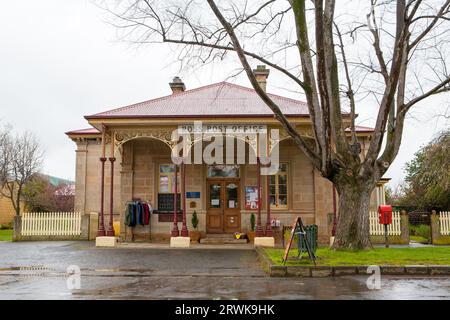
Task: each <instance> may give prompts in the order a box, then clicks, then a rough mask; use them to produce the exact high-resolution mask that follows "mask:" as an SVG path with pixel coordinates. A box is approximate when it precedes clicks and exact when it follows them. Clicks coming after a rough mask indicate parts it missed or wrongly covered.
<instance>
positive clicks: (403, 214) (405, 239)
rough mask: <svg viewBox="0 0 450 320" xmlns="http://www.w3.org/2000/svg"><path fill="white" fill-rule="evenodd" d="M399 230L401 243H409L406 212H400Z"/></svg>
mask: <svg viewBox="0 0 450 320" xmlns="http://www.w3.org/2000/svg"><path fill="white" fill-rule="evenodd" d="M400 229H401V237H402V242H404V243H405V244H408V243H409V216H408V212H406V210H402V211H401V212H400Z"/></svg>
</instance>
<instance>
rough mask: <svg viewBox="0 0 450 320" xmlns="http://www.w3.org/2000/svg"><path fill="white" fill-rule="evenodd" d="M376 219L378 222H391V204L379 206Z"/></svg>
mask: <svg viewBox="0 0 450 320" xmlns="http://www.w3.org/2000/svg"><path fill="white" fill-rule="evenodd" d="M378 219H379V222H380V224H391V223H392V206H379V207H378Z"/></svg>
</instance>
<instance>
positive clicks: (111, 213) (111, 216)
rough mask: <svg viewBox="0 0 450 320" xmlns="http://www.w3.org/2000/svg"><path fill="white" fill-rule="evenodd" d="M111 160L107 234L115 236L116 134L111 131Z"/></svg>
mask: <svg viewBox="0 0 450 320" xmlns="http://www.w3.org/2000/svg"><path fill="white" fill-rule="evenodd" d="M109 161H110V162H111V185H110V194H109V223H108V230H107V231H106V235H107V236H108V237H114V224H113V223H114V162H115V161H116V158H115V157H114V134H113V133H112V132H111V157H110V158H109Z"/></svg>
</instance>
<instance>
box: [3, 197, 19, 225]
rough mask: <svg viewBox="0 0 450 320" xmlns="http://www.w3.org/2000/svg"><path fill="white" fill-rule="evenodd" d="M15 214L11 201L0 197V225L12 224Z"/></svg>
mask: <svg viewBox="0 0 450 320" xmlns="http://www.w3.org/2000/svg"><path fill="white" fill-rule="evenodd" d="M15 214H16V212H15V211H14V207H13V205H12V203H11V199H9V198H7V197H4V196H2V195H0V224H9V223H13V221H14V215H15Z"/></svg>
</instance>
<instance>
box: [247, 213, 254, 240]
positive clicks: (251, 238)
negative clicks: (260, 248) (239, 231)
mask: <svg viewBox="0 0 450 320" xmlns="http://www.w3.org/2000/svg"><path fill="white" fill-rule="evenodd" d="M255 230H256V221H255V214H254V213H253V212H252V214H251V215H250V231H248V232H247V238H248V241H249V242H251V243H253V242H254V241H255V235H256V232H255Z"/></svg>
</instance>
